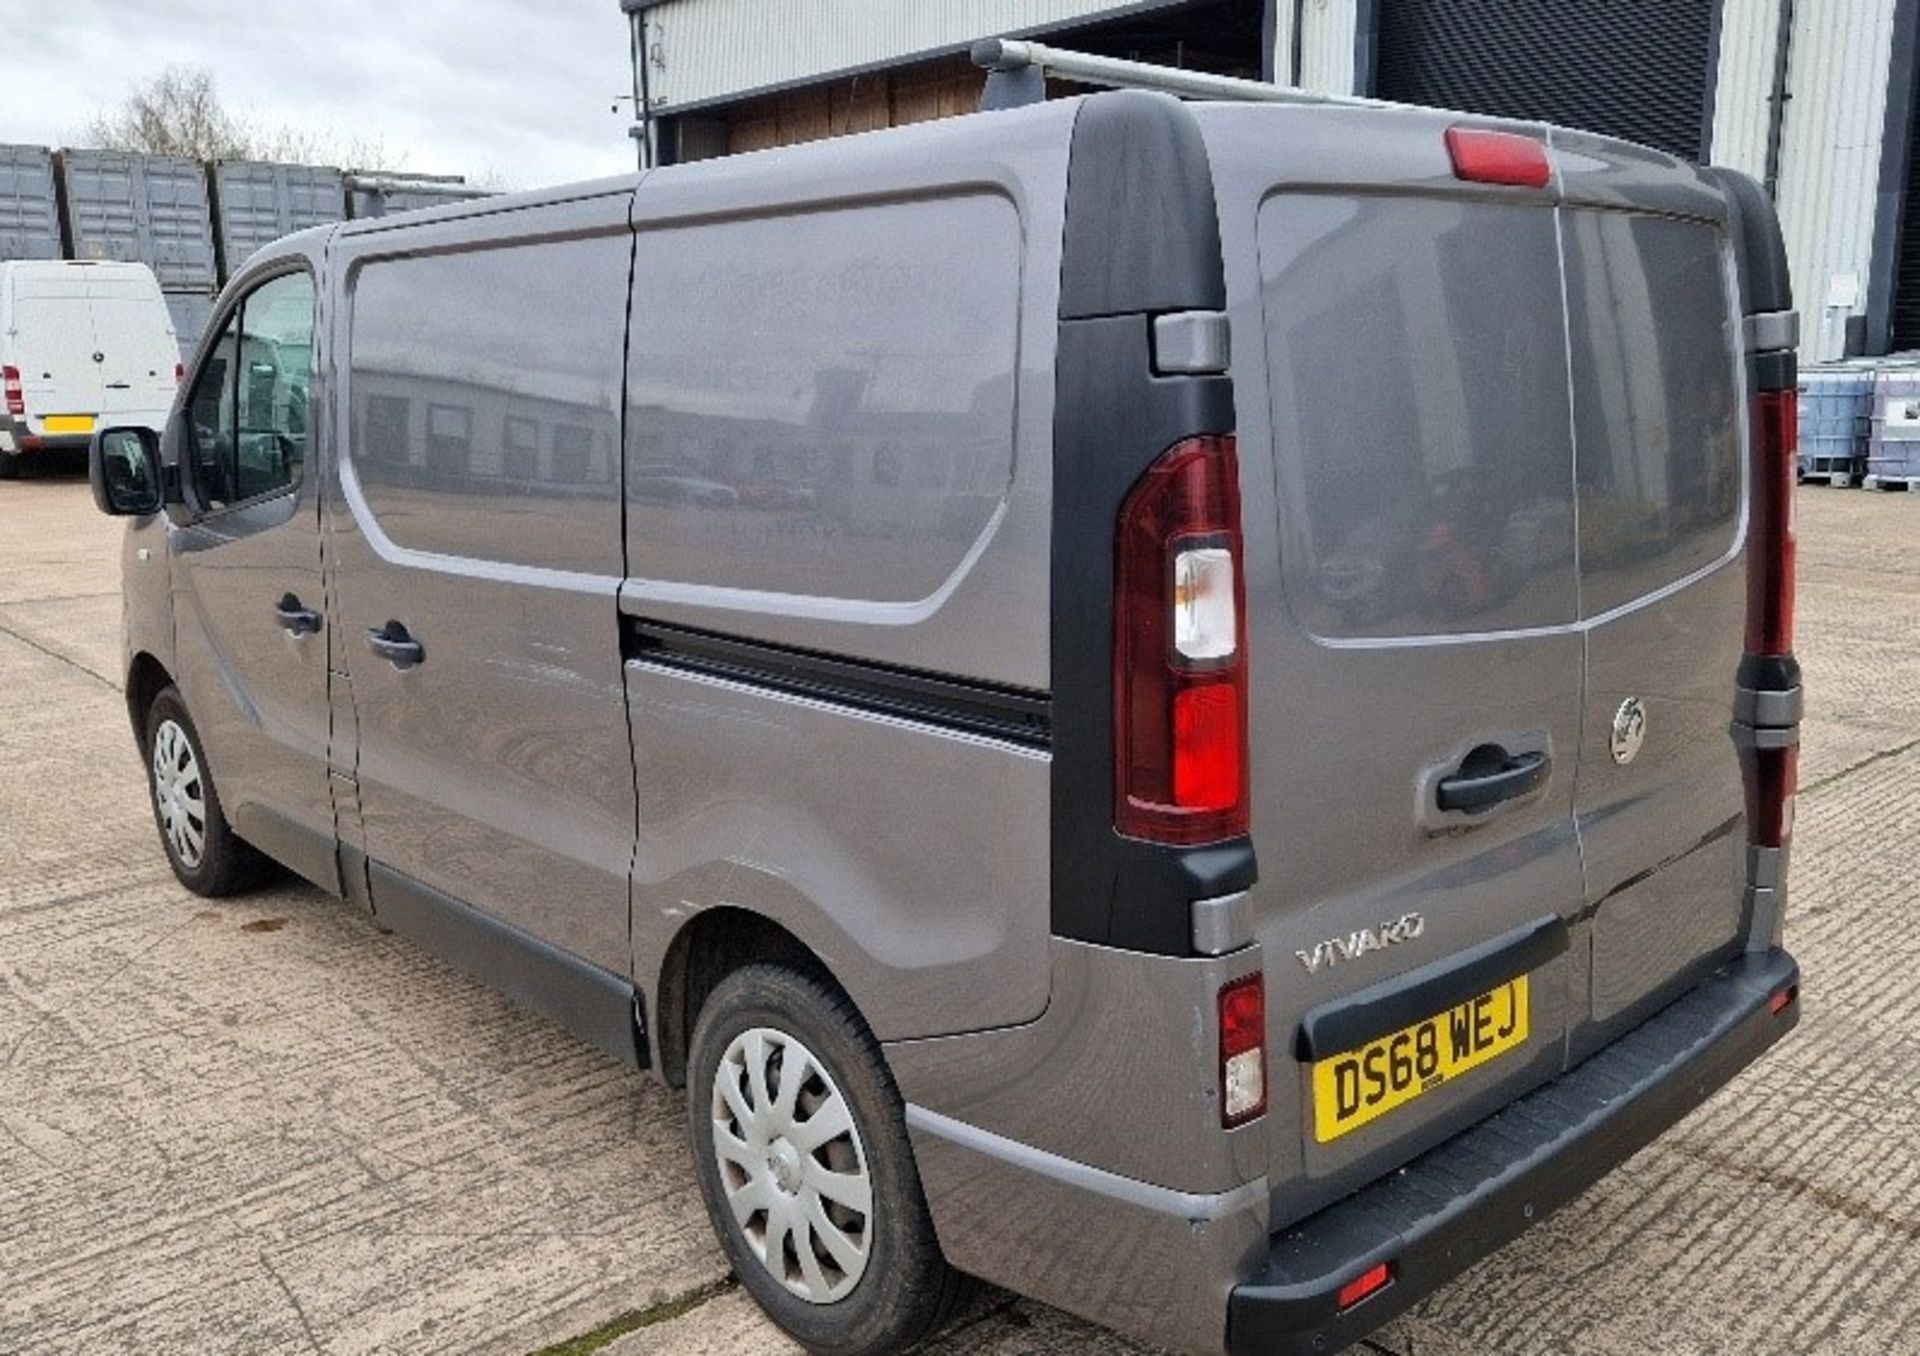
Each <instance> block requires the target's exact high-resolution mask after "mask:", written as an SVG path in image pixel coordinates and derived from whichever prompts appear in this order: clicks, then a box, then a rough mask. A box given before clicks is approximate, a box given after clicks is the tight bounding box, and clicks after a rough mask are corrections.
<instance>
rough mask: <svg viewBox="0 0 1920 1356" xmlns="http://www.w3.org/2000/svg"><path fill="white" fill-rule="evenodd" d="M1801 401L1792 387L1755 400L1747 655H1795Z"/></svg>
mask: <svg viewBox="0 0 1920 1356" xmlns="http://www.w3.org/2000/svg"><path fill="white" fill-rule="evenodd" d="M1799 443H1800V399H1799V395H1798V393H1797V392H1795V391H1794V390H1792V389H1788V390H1785V391H1762V392H1761V393H1760V394H1759V395H1757V396H1755V397H1754V400H1753V466H1754V475H1753V509H1752V517H1751V521H1750V523H1749V526H1748V529H1747V653H1748V654H1751V655H1766V656H1777V655H1790V654H1792V653H1793V553H1794V541H1793V486H1794V481H1795V479H1796V476H1795V473H1794V458H1795V455H1796V454H1797V453H1798V451H1799Z"/></svg>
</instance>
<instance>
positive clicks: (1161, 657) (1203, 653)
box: [1113, 434, 1247, 844]
mask: <svg viewBox="0 0 1920 1356" xmlns="http://www.w3.org/2000/svg"><path fill="white" fill-rule="evenodd" d="M1114 557H1115V558H1114V597H1113V607H1114V627H1113V632H1114V646H1113V724H1114V739H1113V750H1114V827H1115V828H1117V829H1118V830H1119V831H1120V832H1121V833H1123V834H1126V835H1127V836H1129V837H1133V838H1144V839H1148V840H1151V841H1154V842H1160V843H1174V844H1189V843H1207V842H1215V841H1218V840H1219V839H1223V838H1232V837H1235V836H1237V835H1239V834H1243V833H1245V832H1246V831H1247V756H1246V750H1247V700H1246V698H1247V694H1246V678H1247V661H1246V596H1245V580H1244V571H1243V570H1242V568H1241V538H1240V476H1239V466H1238V462H1237V460H1236V457H1235V450H1234V440H1233V436H1232V435H1231V434H1224V435H1210V436H1207V437H1201V438H1189V439H1187V440H1185V441H1184V442H1180V443H1177V444H1175V445H1174V446H1173V447H1172V448H1171V449H1169V450H1168V451H1167V452H1166V453H1165V454H1164V455H1163V456H1161V458H1160V459H1159V460H1158V461H1156V462H1155V463H1154V464H1153V465H1152V466H1151V467H1149V468H1148V470H1147V472H1146V474H1145V475H1143V476H1141V478H1140V480H1139V483H1138V484H1136V485H1135V486H1134V487H1133V490H1132V491H1131V492H1130V493H1129V494H1128V496H1127V499H1126V502H1125V503H1124V504H1122V505H1121V508H1120V520H1119V525H1118V529H1117V531H1116V534H1115V550H1114Z"/></svg>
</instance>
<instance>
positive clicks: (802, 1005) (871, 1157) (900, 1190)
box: [687, 965, 961, 1356]
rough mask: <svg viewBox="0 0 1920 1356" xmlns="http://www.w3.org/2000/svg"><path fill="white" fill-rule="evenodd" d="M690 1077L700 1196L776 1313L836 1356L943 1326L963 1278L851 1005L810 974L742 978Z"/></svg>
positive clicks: (711, 1001)
mask: <svg viewBox="0 0 1920 1356" xmlns="http://www.w3.org/2000/svg"><path fill="white" fill-rule="evenodd" d="M687 1067H688V1070H689V1075H690V1076H689V1080H688V1089H687V1091H688V1098H687V1104H688V1105H687V1109H688V1123H689V1126H688V1128H689V1131H690V1135H691V1139H692V1145H693V1155H694V1161H695V1164H696V1165H697V1167H698V1170H699V1177H700V1190H701V1194H702V1195H703V1196H704V1197H705V1198H706V1203H707V1211H708V1214H709V1215H711V1217H712V1219H713V1226H714V1229H715V1231H716V1232H717V1233H718V1234H719V1235H720V1242H721V1245H722V1247H723V1248H724V1249H725V1250H726V1253H727V1258H728V1260H729V1261H730V1262H731V1263H732V1264H733V1270H734V1274H735V1275H736V1276H738V1277H739V1278H740V1282H741V1284H742V1285H744V1286H745V1287H746V1288H747V1290H748V1291H749V1292H750V1293H751V1294H752V1295H753V1297H754V1299H755V1300H757V1301H758V1302H759V1304H760V1307H761V1308H762V1309H764V1310H765V1311H766V1312H767V1315H768V1317H770V1318H772V1319H773V1321H774V1322H775V1323H777V1324H779V1325H780V1327H782V1328H784V1329H785V1330H786V1331H787V1333H788V1334H789V1335H790V1336H792V1337H793V1338H794V1339H795V1340H796V1341H798V1342H799V1343H800V1344H801V1345H802V1346H804V1347H806V1348H807V1349H808V1350H809V1351H813V1352H821V1353H831V1354H832V1356H869V1353H872V1354H873V1356H878V1353H882V1352H894V1351H901V1350H904V1349H905V1348H907V1347H910V1346H912V1345H913V1344H914V1343H916V1342H918V1341H920V1340H921V1339H922V1338H924V1337H926V1336H927V1335H928V1334H930V1333H931V1332H932V1331H933V1330H934V1329H935V1328H937V1327H938V1326H939V1324H940V1323H941V1321H942V1320H943V1319H944V1318H945V1317H946V1316H947V1314H948V1312H949V1311H950V1310H951V1308H952V1306H953V1304H954V1302H955V1300H956V1299H957V1297H958V1295H959V1293H960V1287H961V1278H960V1277H959V1276H958V1274H957V1273H955V1272H953V1271H952V1270H951V1269H950V1268H949V1267H948V1266H947V1264H946V1260H945V1258H943V1257H942V1256H941V1254H940V1246H939V1243H938V1242H937V1241H936V1240H935V1238H934V1233H933V1222H932V1219H931V1218H930V1217H929V1215H928V1213H927V1204H926V1199H925V1197H924V1196H923V1195H922V1193H921V1190H920V1179H919V1174H918V1172H917V1171H916V1170H915V1168H914V1162H913V1151H912V1148H911V1146H910V1145H909V1143H908V1140H907V1129H906V1119H905V1115H904V1113H903V1110H902V1107H901V1102H900V1094H899V1092H898V1091H897V1090H896V1089H895V1087H894V1085H893V1079H892V1077H891V1076H890V1075H889V1073H888V1072H887V1067H886V1063H885V1061H884V1060H883V1059H882V1058H881V1055H880V1047H879V1045H878V1044H877V1043H876V1042H875V1041H874V1038H873V1035H872V1033H871V1032H869V1031H868V1030H867V1027H866V1023H865V1022H864V1021H862V1020H861V1018H860V1014H859V1013H858V1012H857V1011H856V1010H855V1009H854V1007H853V1004H852V1003H851V1002H849V1001H848V999H847V998H846V997H845V996H844V995H843V994H840V993H839V992H837V991H836V990H835V989H833V988H832V987H831V986H830V985H829V984H827V983H826V982H824V981H822V980H821V979H818V978H816V977H814V976H812V975H808V974H804V973H801V972H800V971H797V970H791V969H787V968H785V967H783V966H774V965H751V966H747V967H745V968H744V969H740V970H736V971H735V972H734V973H733V974H731V975H728V976H727V977H726V978H725V979H723V980H722V981H721V982H720V983H719V984H718V985H717V986H716V987H715V988H714V990H713V992H712V994H711V995H709V996H708V998H707V1001H706V1003H705V1005H704V1006H703V1007H702V1008H701V1010H700V1018H699V1021H698V1023H697V1024H696V1026H695V1028H694V1033H693V1042H692V1048H691V1050H690V1051H689V1053H688V1066H687Z"/></svg>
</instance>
